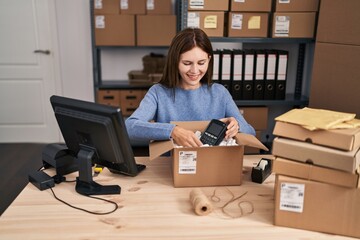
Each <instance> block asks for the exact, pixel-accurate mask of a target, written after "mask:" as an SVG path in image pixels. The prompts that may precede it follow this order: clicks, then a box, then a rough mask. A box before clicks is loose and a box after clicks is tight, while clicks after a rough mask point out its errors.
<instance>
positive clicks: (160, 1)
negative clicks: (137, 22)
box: [146, 0, 174, 15]
mask: <svg viewBox="0 0 360 240" xmlns="http://www.w3.org/2000/svg"><path fill="white" fill-rule="evenodd" d="M146 14H148V15H153V14H155V15H172V14H174V7H173V5H172V1H171V0H153V1H147V2H146Z"/></svg>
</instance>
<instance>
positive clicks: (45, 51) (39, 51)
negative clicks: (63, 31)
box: [34, 49, 50, 55]
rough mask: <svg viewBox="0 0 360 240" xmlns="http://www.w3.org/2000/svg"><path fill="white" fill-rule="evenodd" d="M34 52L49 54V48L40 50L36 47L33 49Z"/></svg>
mask: <svg viewBox="0 0 360 240" xmlns="http://www.w3.org/2000/svg"><path fill="white" fill-rule="evenodd" d="M34 53H42V54H45V55H49V54H50V50H41V49H37V50H35V51H34Z"/></svg>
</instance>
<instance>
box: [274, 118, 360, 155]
mask: <svg viewBox="0 0 360 240" xmlns="http://www.w3.org/2000/svg"><path fill="white" fill-rule="evenodd" d="M273 134H274V135H275V136H279V137H285V138H291V139H295V140H299V141H303V142H310V143H313V144H316V145H322V146H327V147H331V148H337V149H341V150H344V151H351V150H354V149H357V148H359V147H360V128H350V129H334V130H321V129H319V130H315V131H310V130H308V129H306V128H303V127H302V126H300V125H297V124H292V123H286V122H281V121H276V122H275V127H274V130H273Z"/></svg>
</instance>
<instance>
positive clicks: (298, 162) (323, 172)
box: [272, 108, 360, 237]
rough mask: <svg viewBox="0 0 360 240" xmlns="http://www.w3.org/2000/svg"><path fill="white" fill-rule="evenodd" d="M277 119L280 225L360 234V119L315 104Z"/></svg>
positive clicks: (277, 219) (275, 146)
mask: <svg viewBox="0 0 360 240" xmlns="http://www.w3.org/2000/svg"><path fill="white" fill-rule="evenodd" d="M275 120H276V124H275V128H274V131H273V134H274V135H275V136H276V138H275V139H274V142H273V150H272V153H273V155H274V156H275V160H274V166H273V171H274V172H275V173H276V184H275V225H279V226H287V227H294V228H300V229H307V230H313V231H320V232H327V233H333V234H339V235H346V236H353V237H360V228H359V227H358V226H359V225H360V189H359V165H360V151H359V147H360V120H358V119H356V118H355V114H349V113H341V112H334V111H329V110H322V109H311V108H303V109H293V110H291V111H289V112H287V113H285V114H283V115H281V116H279V117H277V118H275Z"/></svg>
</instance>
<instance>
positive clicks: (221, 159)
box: [149, 121, 268, 187]
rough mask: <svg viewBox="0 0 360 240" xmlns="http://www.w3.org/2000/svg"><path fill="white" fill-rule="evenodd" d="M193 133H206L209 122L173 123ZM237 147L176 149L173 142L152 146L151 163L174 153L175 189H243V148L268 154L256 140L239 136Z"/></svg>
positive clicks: (150, 151)
mask: <svg viewBox="0 0 360 240" xmlns="http://www.w3.org/2000/svg"><path fill="white" fill-rule="evenodd" d="M173 123H174V124H176V125H178V126H181V127H184V128H185V129H188V130H192V131H194V132H195V131H203V130H204V129H205V128H206V126H207V125H208V123H209V122H207V121H190V122H173ZM235 139H236V141H237V143H240V144H241V145H238V146H212V147H196V148H187V147H176V146H175V145H174V143H173V142H172V141H171V140H168V141H155V142H152V143H150V146H149V153H150V160H153V159H155V158H156V157H158V156H160V155H162V154H164V153H166V152H168V151H171V159H172V161H173V164H172V168H173V169H172V172H173V181H174V186H175V187H195V186H197V187H200V186H203V187H205V186H230V185H241V183H242V166H243V155H244V146H245V145H246V146H252V147H257V148H260V149H264V150H268V149H267V148H266V147H265V146H264V145H263V144H262V143H261V142H260V141H259V140H257V139H256V137H254V136H252V135H249V134H244V133H239V134H237V135H236V137H235Z"/></svg>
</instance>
